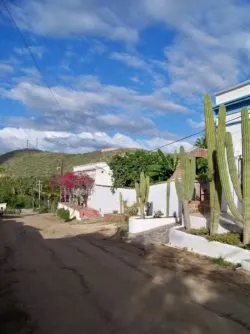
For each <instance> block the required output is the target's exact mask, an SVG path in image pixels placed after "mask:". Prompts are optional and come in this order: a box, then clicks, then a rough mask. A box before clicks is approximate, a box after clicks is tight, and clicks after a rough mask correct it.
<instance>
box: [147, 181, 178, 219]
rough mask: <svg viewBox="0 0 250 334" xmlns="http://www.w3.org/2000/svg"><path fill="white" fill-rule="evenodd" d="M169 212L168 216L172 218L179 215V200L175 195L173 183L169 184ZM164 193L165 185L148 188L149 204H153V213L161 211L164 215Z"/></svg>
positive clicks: (165, 190) (165, 208)
mask: <svg viewBox="0 0 250 334" xmlns="http://www.w3.org/2000/svg"><path fill="white" fill-rule="evenodd" d="M170 187H171V188H170V210H169V215H170V216H174V215H177V216H178V213H179V200H178V197H177V193H176V188H175V183H174V182H171V183H170ZM166 192H167V184H166V182H164V183H159V184H155V185H152V186H151V187H150V192H149V198H148V201H149V202H153V211H154V212H155V211H158V210H161V211H162V212H163V213H164V214H166V210H167V207H166V206H167V204H166V203H167V198H166Z"/></svg>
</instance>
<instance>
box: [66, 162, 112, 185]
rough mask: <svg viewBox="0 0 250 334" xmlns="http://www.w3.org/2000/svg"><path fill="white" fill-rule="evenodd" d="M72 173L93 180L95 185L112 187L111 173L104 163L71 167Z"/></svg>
mask: <svg viewBox="0 0 250 334" xmlns="http://www.w3.org/2000/svg"><path fill="white" fill-rule="evenodd" d="M73 171H74V172H75V173H79V174H87V175H89V176H90V177H92V178H93V179H94V180H95V184H97V185H103V186H110V187H111V185H112V172H111V169H110V168H109V165H108V164H107V163H106V162H97V163H94V164H86V165H80V166H75V167H73Z"/></svg>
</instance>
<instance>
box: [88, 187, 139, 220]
mask: <svg viewBox="0 0 250 334" xmlns="http://www.w3.org/2000/svg"><path fill="white" fill-rule="evenodd" d="M120 192H121V193H122V197H123V200H124V201H127V202H128V205H132V204H133V203H134V202H135V201H136V194H135V190H134V189H125V188H118V189H117V190H116V192H115V193H112V192H111V187H106V186H101V185H95V187H94V190H93V193H92V195H91V196H90V198H89V201H88V206H89V207H91V208H93V209H96V210H98V211H100V212H101V213H102V214H104V213H111V212H113V211H114V210H117V211H118V212H119V211H120V200H119V193H120Z"/></svg>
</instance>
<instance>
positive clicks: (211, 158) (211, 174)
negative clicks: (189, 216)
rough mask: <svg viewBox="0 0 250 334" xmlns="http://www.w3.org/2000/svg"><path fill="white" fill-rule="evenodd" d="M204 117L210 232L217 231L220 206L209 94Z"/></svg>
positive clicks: (219, 183) (213, 126) (213, 125)
mask: <svg viewBox="0 0 250 334" xmlns="http://www.w3.org/2000/svg"><path fill="white" fill-rule="evenodd" d="M204 118H205V127H206V141H207V148H208V178H209V192H210V234H211V235H213V234H216V233H217V232H218V226H219V220H220V207H221V182H220V177H219V172H218V165H217V159H216V155H217V152H216V129H215V124H214V115H213V109H212V101H211V98H210V96H209V95H205V98H204Z"/></svg>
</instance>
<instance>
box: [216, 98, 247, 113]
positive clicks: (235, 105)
mask: <svg viewBox="0 0 250 334" xmlns="http://www.w3.org/2000/svg"><path fill="white" fill-rule="evenodd" d="M224 105H225V106H226V110H227V112H230V111H236V110H237V109H240V108H242V107H248V106H250V95H246V96H244V97H240V98H238V99H235V100H231V101H229V102H226V103H224ZM213 111H214V113H215V114H216V115H217V114H218V112H219V105H218V104H217V105H216V106H214V107H213Z"/></svg>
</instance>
